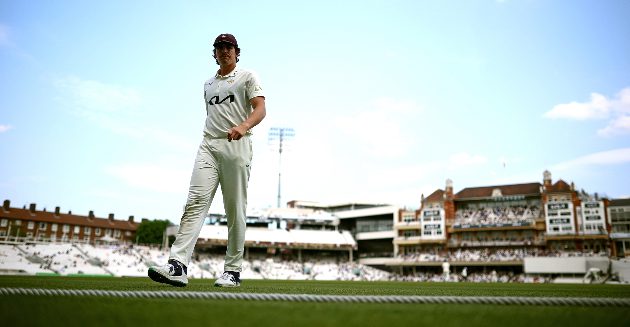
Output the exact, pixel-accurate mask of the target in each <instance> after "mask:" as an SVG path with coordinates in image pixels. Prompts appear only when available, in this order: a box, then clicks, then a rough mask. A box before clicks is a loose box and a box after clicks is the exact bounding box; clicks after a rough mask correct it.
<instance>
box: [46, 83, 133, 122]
mask: <svg viewBox="0 0 630 327" xmlns="http://www.w3.org/2000/svg"><path fill="white" fill-rule="evenodd" d="M54 84H55V86H56V87H57V88H59V89H60V90H61V91H62V93H63V94H62V95H65V96H66V98H65V100H69V101H70V102H71V103H72V104H73V105H74V107H75V109H77V110H79V111H80V112H81V113H83V114H84V115H87V116H92V115H95V114H100V113H111V112H117V111H122V110H134V109H137V108H138V106H139V105H140V104H141V103H142V97H141V96H140V94H139V93H138V92H137V91H136V90H134V89H132V88H127V87H122V86H118V85H112V84H105V83H102V82H99V81H93V80H84V79H81V78H79V77H76V76H67V77H64V78H60V79H58V80H56V81H55V82H54Z"/></svg>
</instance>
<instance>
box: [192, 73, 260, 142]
mask: <svg viewBox="0 0 630 327" xmlns="http://www.w3.org/2000/svg"><path fill="white" fill-rule="evenodd" d="M203 90H204V92H203V93H204V99H205V102H206V112H207V114H208V116H207V117H206V126H205V128H204V131H203V132H204V135H205V136H208V137H211V138H227V133H228V130H229V129H230V128H232V127H235V126H238V125H240V124H241V123H242V122H244V121H245V120H246V119H247V117H249V115H250V114H251V112H252V110H253V108H252V105H251V103H250V100H251V99H252V98H255V97H258V96H264V95H263V90H262V86H261V85H260V80H259V79H258V76H256V74H255V73H254V72H252V71H249V70H246V69H242V68H239V67H236V68H234V70H233V71H232V72H231V73H229V74H228V75H225V76H221V75H219V74H216V75H215V76H214V77H212V78H211V79H209V80H207V81H206V83H205V84H204V87H203ZM247 134H251V132H250V131H248V132H247Z"/></svg>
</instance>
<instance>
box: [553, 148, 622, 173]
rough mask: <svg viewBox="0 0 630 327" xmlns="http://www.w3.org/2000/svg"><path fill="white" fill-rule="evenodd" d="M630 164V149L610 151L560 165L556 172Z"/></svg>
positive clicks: (556, 166) (555, 167)
mask: <svg viewBox="0 0 630 327" xmlns="http://www.w3.org/2000/svg"><path fill="white" fill-rule="evenodd" d="M625 163H630V148H621V149H615V150H609V151H602V152H596V153H592V154H588V155H585V156H582V157H579V158H576V159H573V160H569V161H566V162H562V163H559V164H557V165H555V166H554V168H553V169H554V170H556V169H557V170H567V169H570V168H575V167H583V166H604V165H619V164H625Z"/></svg>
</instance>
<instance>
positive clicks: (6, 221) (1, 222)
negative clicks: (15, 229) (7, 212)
mask: <svg viewBox="0 0 630 327" xmlns="http://www.w3.org/2000/svg"><path fill="white" fill-rule="evenodd" d="M8 224H9V219H6V218H2V220H0V227H7V225H8Z"/></svg>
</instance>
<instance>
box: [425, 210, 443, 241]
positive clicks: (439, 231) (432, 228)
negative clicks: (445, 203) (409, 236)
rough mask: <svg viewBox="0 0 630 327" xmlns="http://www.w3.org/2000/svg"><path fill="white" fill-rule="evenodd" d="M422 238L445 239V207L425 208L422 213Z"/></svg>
mask: <svg viewBox="0 0 630 327" xmlns="http://www.w3.org/2000/svg"><path fill="white" fill-rule="evenodd" d="M421 217H422V220H421V228H422V234H421V237H420V238H421V239H443V238H445V237H446V235H444V229H445V227H444V225H445V219H444V209H441V208H440V209H437V208H430V209H423V210H422V213H421Z"/></svg>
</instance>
